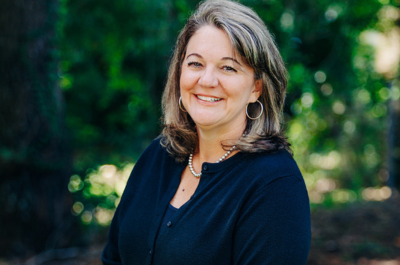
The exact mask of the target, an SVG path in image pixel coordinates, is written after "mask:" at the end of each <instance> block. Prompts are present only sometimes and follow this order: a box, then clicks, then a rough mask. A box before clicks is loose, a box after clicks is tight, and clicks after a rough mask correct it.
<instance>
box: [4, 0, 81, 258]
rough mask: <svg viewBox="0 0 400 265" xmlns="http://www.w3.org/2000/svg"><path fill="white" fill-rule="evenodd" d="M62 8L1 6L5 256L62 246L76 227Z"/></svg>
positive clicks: (11, 1)
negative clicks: (61, 69)
mask: <svg viewBox="0 0 400 265" xmlns="http://www.w3.org/2000/svg"><path fill="white" fill-rule="evenodd" d="M57 5H58V1H57V0H1V1H0V75H1V77H0V91H1V93H0V207H1V210H0V238H1V240H0V257H9V256H16V255H17V256H24V255H29V254H33V253H35V252H39V251H43V250H44V249H49V248H54V247H62V246H65V245H67V244H68V241H69V239H68V238H67V237H66V236H65V235H66V231H67V230H68V229H70V227H71V225H72V224H73V222H72V221H71V220H73V219H72V218H71V214H70V207H71V203H72V199H71V198H70V194H69V192H68V189H67V185H68V179H69V176H70V172H71V171H70V169H71V156H70V153H71V152H70V150H68V145H67V139H68V138H67V136H66V130H65V127H64V112H63V110H64V107H63V100H62V95H61V91H60V89H59V87H58V85H57V58H56V57H57V51H56V49H55V26H56V20H57V8H58V6H57ZM70 234H71V233H70Z"/></svg>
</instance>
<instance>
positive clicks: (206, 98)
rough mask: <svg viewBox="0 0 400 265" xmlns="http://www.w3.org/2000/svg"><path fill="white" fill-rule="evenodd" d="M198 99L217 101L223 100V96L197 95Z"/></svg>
mask: <svg viewBox="0 0 400 265" xmlns="http://www.w3.org/2000/svg"><path fill="white" fill-rule="evenodd" d="M195 96H196V97H197V98H198V99H200V100H203V101H206V102H217V101H221V100H222V98H215V97H206V96H200V95H195Z"/></svg>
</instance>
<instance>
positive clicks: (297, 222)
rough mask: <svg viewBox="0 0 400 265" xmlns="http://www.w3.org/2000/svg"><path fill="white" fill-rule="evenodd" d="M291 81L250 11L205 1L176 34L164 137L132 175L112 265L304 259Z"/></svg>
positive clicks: (114, 235)
mask: <svg viewBox="0 0 400 265" xmlns="http://www.w3.org/2000/svg"><path fill="white" fill-rule="evenodd" d="M286 84H287V82H286V70H285V67H284V63H283V61H282V59H281V56H280V55H279V52H278V50H277V48H276V46H275V44H274V42H273V40H272V38H271V36H270V34H269V32H268V30H267V28H266V27H265V25H264V24H263V22H262V21H261V19H260V18H259V17H258V16H257V15H256V14H255V13H254V12H253V11H252V10H251V9H249V8H247V7H244V6H243V5H241V4H239V3H236V2H232V1H228V0H215V1H212V0H211V1H206V2H203V3H202V4H201V5H200V6H199V7H198V8H197V10H196V12H195V13H194V14H193V15H192V16H191V17H190V19H189V20H188V23H187V24H186V26H185V27H184V29H183V30H182V32H181V34H180V35H179V37H178V40H177V44H176V48H175V51H174V56H173V59H172V63H171V66H170V69H169V76H168V82H167V84H166V87H165V91H164V95H163V114H164V116H163V118H164V130H163V132H162V135H161V136H160V137H159V138H157V139H156V140H154V141H153V143H152V144H151V145H150V146H149V147H148V148H147V149H146V151H145V152H144V153H143V154H142V156H141V157H140V159H139V161H138V162H137V163H136V165H135V168H134V169H133V171H132V174H131V176H130V179H129V181H128V183H127V186H126V189H125V192H124V195H123V196H122V198H121V202H120V204H119V206H118V208H117V210H116V213H115V215H114V219H113V221H112V224H111V227H110V232H109V241H108V243H107V245H106V247H105V249H104V251H103V255H102V260H103V264H106V265H107V264H129V265H131V264H171V265H172V264H173V265H177V264H202V265H204V264H216V265H221V264H271V265H272V264H274V265H277V264H290V265H299V264H306V261H307V256H308V251H309V246H310V234H311V232H310V212H309V202H308V196H307V190H306V187H305V184H304V181H303V178H302V176H301V173H300V171H299V169H298V167H297V165H296V163H295V161H294V160H293V158H292V155H291V154H290V152H289V151H288V150H289V144H288V142H287V141H286V139H285V137H284V136H283V133H282V130H281V126H280V116H281V113H282V106H283V102H284V98H285V92H286Z"/></svg>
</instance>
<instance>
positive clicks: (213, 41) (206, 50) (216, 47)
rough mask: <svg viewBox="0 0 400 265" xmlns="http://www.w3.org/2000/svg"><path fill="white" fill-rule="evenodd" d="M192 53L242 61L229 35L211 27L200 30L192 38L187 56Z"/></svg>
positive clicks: (187, 49) (187, 48)
mask: <svg viewBox="0 0 400 265" xmlns="http://www.w3.org/2000/svg"><path fill="white" fill-rule="evenodd" d="M192 52H196V53H203V54H204V55H212V56H217V57H218V56H220V57H221V58H222V57H227V56H229V57H232V58H235V59H237V60H240V59H241V58H239V57H240V56H237V52H236V51H235V49H234V47H233V45H232V43H231V41H230V39H229V37H228V34H226V32H225V31H223V30H221V29H218V28H216V27H214V26H209V25H207V26H203V27H201V28H199V29H198V30H197V31H196V32H195V33H194V34H193V36H192V37H191V38H190V40H189V42H188V45H187V47H186V55H189V54H190V53H192ZM202 56H203V55H202Z"/></svg>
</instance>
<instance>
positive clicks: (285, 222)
mask: <svg viewBox="0 0 400 265" xmlns="http://www.w3.org/2000/svg"><path fill="white" fill-rule="evenodd" d="M242 211H243V212H242V215H241V217H240V219H239V221H238V222H237V224H236V231H235V234H234V245H233V261H234V262H233V264H237V265H239V264H240V265H244V264H266V265H276V264H279V265H285V264H287V265H302V264H306V262H307V256H308V252H309V248H310V241H311V225H310V208H309V201H308V195H307V190H306V188H305V185H304V182H303V180H300V179H299V178H297V177H296V176H293V175H289V176H284V177H280V178H278V179H275V180H273V181H272V182H271V183H269V184H267V185H266V186H265V187H264V188H262V189H260V190H259V192H257V194H255V195H254V198H253V199H252V200H249V201H248V203H247V204H245V205H244V207H243V208H242Z"/></svg>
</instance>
